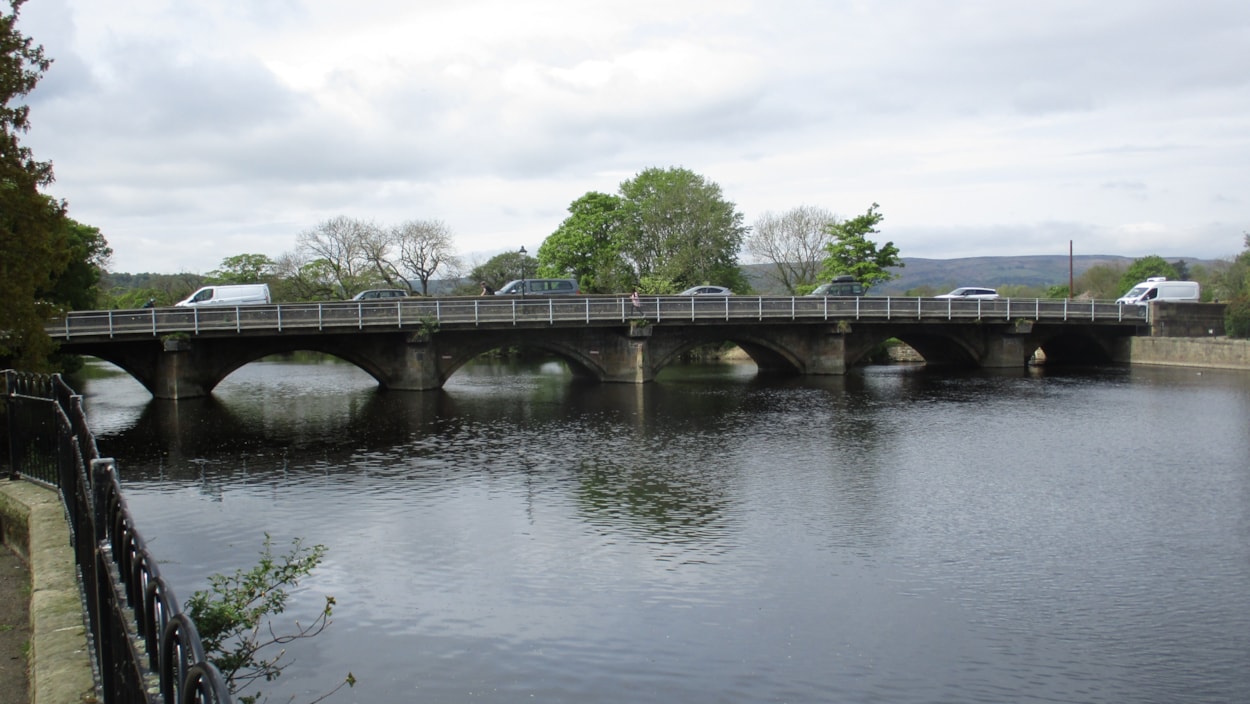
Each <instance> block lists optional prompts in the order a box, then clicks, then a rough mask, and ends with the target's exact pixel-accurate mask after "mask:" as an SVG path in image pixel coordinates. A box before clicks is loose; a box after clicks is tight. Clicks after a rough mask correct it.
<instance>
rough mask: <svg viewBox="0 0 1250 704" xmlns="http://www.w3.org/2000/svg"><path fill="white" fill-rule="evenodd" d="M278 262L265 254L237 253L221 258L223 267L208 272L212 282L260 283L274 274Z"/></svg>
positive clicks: (209, 280)
mask: <svg viewBox="0 0 1250 704" xmlns="http://www.w3.org/2000/svg"><path fill="white" fill-rule="evenodd" d="M276 266H277V265H276V264H275V263H274V261H273V260H272V259H270V258H269V257H267V256H265V255H263V254H236V255H234V256H233V257H226V258H225V259H222V260H221V268H219V269H214V270H213V271H210V272H208V279H207V281H208V283H210V284H259V283H263V282H266V281H268V280H269V279H271V278H272V277H273V275H274V272H275V269H276Z"/></svg>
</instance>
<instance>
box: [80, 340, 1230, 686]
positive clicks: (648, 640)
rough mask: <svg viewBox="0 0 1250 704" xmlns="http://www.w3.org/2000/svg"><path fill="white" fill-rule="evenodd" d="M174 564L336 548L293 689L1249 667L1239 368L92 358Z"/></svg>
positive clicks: (185, 579) (315, 594) (1100, 675)
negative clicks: (641, 368) (234, 363)
mask: <svg viewBox="0 0 1250 704" xmlns="http://www.w3.org/2000/svg"><path fill="white" fill-rule="evenodd" d="M83 391H84V394H85V396H86V408H87V413H88V417H89V419H90V421H91V423H92V424H93V429H94V430H95V432H96V433H97V436H98V441H99V446H100V450H101V452H102V453H103V454H105V455H111V456H115V457H117V458H118V461H119V465H120V468H121V474H122V477H123V487H124V492H125V495H126V497H127V500H128V502H129V505H130V508H131V510H132V512H133V513H134V514H135V517H136V521H137V523H138V526H139V529H140V531H141V532H142V533H143V535H144V536H145V538H146V539H147V541H148V543H149V546H150V548H151V549H152V551H153V552H154V553H155V554H156V555H157V557H158V558H159V559H160V562H161V569H162V571H163V573H164V575H165V576H166V578H167V579H169V581H170V582H171V584H172V585H173V587H174V590H175V592H176V593H177V594H178V595H179V596H180V597H182V598H184V599H185V598H186V597H188V596H190V594H191V593H192V592H193V591H194V590H196V589H200V588H203V587H204V586H205V584H206V580H207V577H208V575H210V574H213V573H220V572H233V571H234V570H235V569H238V568H241V567H250V566H251V565H253V564H255V561H256V558H257V554H258V551H259V550H260V547H261V544H262V541H263V539H264V535H265V534H266V533H268V534H270V535H271V536H272V537H273V541H274V544H275V546H276V547H277V548H278V549H285V547H286V546H288V545H289V543H290V541H291V540H293V539H295V538H302V539H304V540H305V541H307V542H308V543H320V544H324V545H325V546H327V548H328V554H327V558H326V560H325V562H324V563H323V564H322V565H321V566H320V567H319V568H318V569H317V570H316V571H315V572H314V573H313V574H312V575H311V576H310V577H309V578H308V579H307V580H305V582H304V583H303V584H302V585H301V588H300V589H299V590H298V591H297V592H296V594H295V598H294V599H293V602H292V604H291V605H290V607H289V609H288V612H287V614H285V615H284V616H290V617H291V618H294V619H301V620H302V621H304V622H307V621H308V620H310V618H311V617H312V615H314V614H315V613H316V611H317V609H318V608H319V606H320V604H321V603H322V602H323V600H324V596H325V595H333V596H334V597H335V598H336V600H337V603H338V606H337V608H336V611H335V614H334V623H333V624H332V625H331V626H330V628H329V629H328V630H327V631H326V632H325V633H323V634H321V635H320V636H318V637H316V638H313V639H310V640H306V641H302V642H296V643H294V644H292V645H291V646H290V655H289V657H292V658H294V662H293V664H291V665H290V667H289V669H288V670H287V671H286V673H285V674H284V675H283V676H282V677H281V678H280V679H279V680H278V681H277V682H274V683H270V684H269V685H267V686H266V687H264V688H263V691H265V692H266V693H269V694H271V695H272V701H286V700H287V698H288V697H290V696H295V697H296V698H297V700H298V701H308V700H310V699H312V698H314V697H315V696H316V695H317V694H319V693H321V692H324V691H326V690H328V689H330V688H332V687H333V686H334V684H335V683H336V682H337V681H338V680H340V679H341V678H343V677H344V676H345V675H346V674H347V672H348V671H350V672H352V673H353V674H354V675H355V677H356V678H357V680H358V683H357V684H356V686H355V687H354V688H352V689H350V690H343V691H341V692H340V693H339V694H337V695H336V696H335V697H334V698H333V699H332V700H331V701H337V702H369V703H378V704H390V703H394V704H399V703H401V702H402V703H405V704H407V703H408V702H427V703H438V702H467V701H481V702H509V703H511V702H519V701H537V702H568V703H570V704H573V703H576V704H587V703H590V702H601V703H605V704H613V703H621V704H625V703H629V704H649V703H654V704H661V703H663V704H672V703H674V702H682V703H699V702H709V703H711V702H717V703H742V704H757V703H761V702H796V703H797V702H890V703H893V702H951V703H956V702H959V703H963V702H986V703H989V702H994V703H997V702H1109V703H1110V702H1115V703H1117V704H1123V703H1126V702H1159V703H1169V704H1174V703H1177V702H1212V703H1214V702H1247V701H1250V375H1246V374H1238V373H1232V372H1218V371H1211V370H1201V371H1199V370H1194V369H1165V368H1111V369H1100V370H1076V371H1050V372H1047V371H1043V370H1037V369H1033V370H1029V371H1023V372H1021V371H1013V372H1010V373H990V372H972V373H963V372H951V371H937V370H927V369H925V368H924V367H921V366H888V367H871V368H867V369H862V370H856V371H855V372H854V373H852V374H851V375H849V376H847V377H845V378H805V379H768V378H760V377H758V376H757V375H756V372H755V368H754V366H753V365H750V364H721V365H708V366H690V367H682V368H678V369H671V370H667V371H665V372H664V373H663V374H662V375H661V377H660V379H659V380H658V381H656V382H655V383H651V384H647V385H642V386H633V385H596V384H586V383H583V382H581V381H579V380H576V379H574V378H572V377H571V376H570V375H568V374H567V373H566V370H565V369H564V367H563V366H562V365H561V364H559V363H555V362H532V363H503V362H496V363H488V362H480V363H475V364H472V365H469V366H468V367H466V368H464V369H462V370H461V371H459V372H457V373H456V375H455V376H454V377H453V378H452V379H451V380H450V382H449V383H448V384H447V386H446V387H445V388H444V389H443V390H441V391H438V392H426V393H385V392H380V391H378V390H377V389H376V388H375V386H374V383H373V381H372V380H371V379H370V378H369V377H368V376H366V375H365V374H364V373H363V372H361V371H359V370H357V369H355V368H354V367H351V366H349V365H346V364H340V363H296V362H292V361H278V360H274V361H264V362H260V363H253V364H250V365H248V366H246V367H243V368H242V369H240V370H238V371H237V372H235V373H234V374H233V375H232V376H230V377H229V378H228V379H226V380H225V382H223V383H222V385H221V386H220V387H218V389H217V390H216V392H215V394H214V396H213V397H212V398H211V399H204V400H196V401H179V402H168V401H153V400H151V399H150V398H149V396H148V395H147V393H146V392H145V391H144V390H143V389H142V388H141V387H139V386H138V384H136V383H135V382H133V381H132V380H130V379H129V378H128V377H126V376H118V375H108V374H105V375H101V376H98V377H96V378H92V379H90V380H89V381H87V382H85V384H84V389H83Z"/></svg>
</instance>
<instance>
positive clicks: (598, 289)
mask: <svg viewBox="0 0 1250 704" xmlns="http://www.w3.org/2000/svg"><path fill="white" fill-rule="evenodd" d="M621 205H622V202H621V199H620V198H619V197H617V196H614V195H609V194H607V193H598V192H595V191H591V192H590V193H587V194H586V195H584V196H582V197H581V198H578V199H577V200H575V201H573V203H572V204H570V205H569V216H568V217H567V218H565V219H564V222H562V223H560V227H559V228H557V229H556V231H555V232H553V233H551V234H550V235H548V237H547V239H546V240H544V241H543V243H542V245H541V246H539V248H538V275H539V276H545V277H555V278H562V277H565V276H570V277H573V278H575V279H577V283H578V285H579V286H580V287H581V289H582V291H584V292H586V293H610V292H613V291H625V290H627V289H628V288H629V286H631V285H632V284H633V277H632V273H631V272H630V271H629V269H627V268H626V267H625V266H623V260H622V259H621V247H620V241H619V237H618V233H619V231H620V219H621V215H622V210H621Z"/></svg>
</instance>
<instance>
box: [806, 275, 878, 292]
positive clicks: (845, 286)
mask: <svg viewBox="0 0 1250 704" xmlns="http://www.w3.org/2000/svg"><path fill="white" fill-rule="evenodd" d="M807 295H809V296H862V295H864V285H863V284H861V283H860V282H858V281H856V280H855V277H854V276H847V275H843V276H839V277H837V278H835V279H834V280H833V281H830V282H829V283H827V284H821V285H819V286H817V287H816V290H814V291H812V292H811V293H809V294H807Z"/></svg>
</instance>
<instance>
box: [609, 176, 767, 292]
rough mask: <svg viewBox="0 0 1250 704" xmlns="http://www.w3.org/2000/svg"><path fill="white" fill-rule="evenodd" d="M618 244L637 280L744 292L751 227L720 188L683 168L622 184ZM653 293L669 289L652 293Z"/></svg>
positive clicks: (676, 288) (675, 288)
mask: <svg viewBox="0 0 1250 704" xmlns="http://www.w3.org/2000/svg"><path fill="white" fill-rule="evenodd" d="M620 194H621V198H622V200H623V207H622V211H623V212H622V217H621V221H620V224H619V228H620V233H619V235H618V242H619V243H620V246H621V254H622V255H623V257H624V259H625V261H626V262H627V263H628V264H629V265H630V266H631V268H632V270H633V273H634V274H635V275H636V277H637V279H638V281H643V280H648V281H651V282H652V284H651V286H652V287H659V286H661V285H662V283H661V282H667V285H668V286H669V287H671V288H672V289H674V292H675V291H676V290H680V289H682V288H686V287H688V286H693V285H697V284H702V283H711V284H716V285H719V286H728V287H729V288H731V289H733V290H735V291H744V290H745V289H746V288H747V282H746V279H745V277H744V276H743V275H742V270H741V268H740V267H739V266H738V252H739V250H741V249H742V243H743V240H744V239H745V237H746V232H747V228H746V226H745V225H743V224H742V220H743V218H742V214H741V213H739V212H738V210H737V208H736V207H735V206H734V204H733V203H731V202H729V201H727V200H725V199H724V197H723V196H722V194H721V188H720V186H718V185H716V184H715V183H712V182H711V181H708V180H706V179H704V178H703V177H702V176H699V175H698V174H696V173H694V172H693V171H690V170H688V169H682V168H670V169H658V168H651V169H646V170H645V171H643V172H641V173H639V174H638V175H637V176H635V177H634V178H632V179H630V180H628V181H625V182H624V183H622V184H621V185H620ZM650 292H652V293H665V291H660V290H654V288H653V290H651V291H650Z"/></svg>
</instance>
